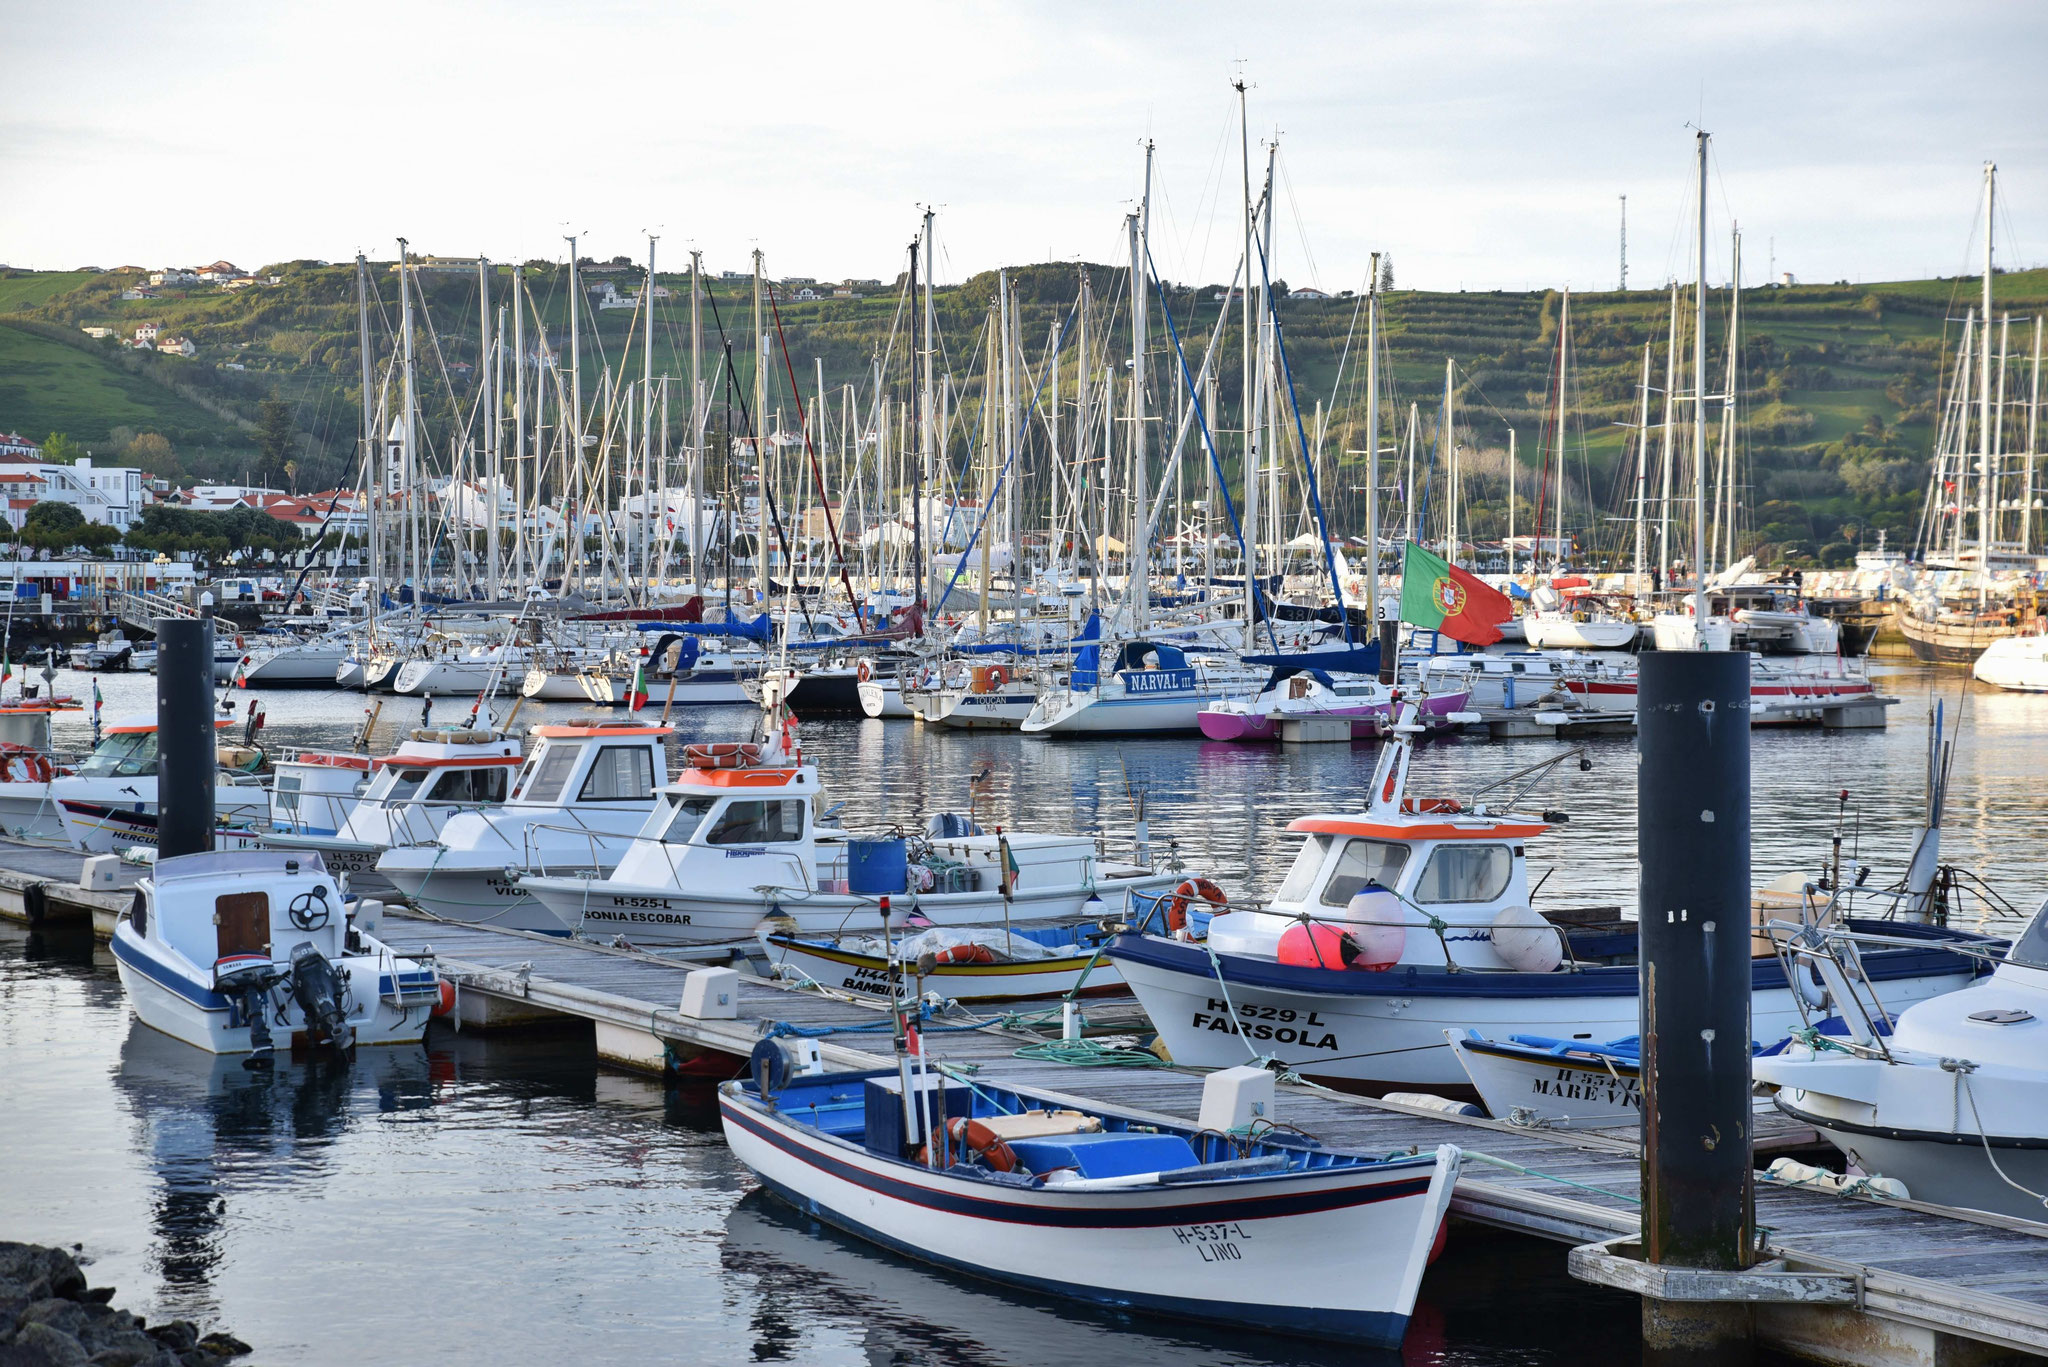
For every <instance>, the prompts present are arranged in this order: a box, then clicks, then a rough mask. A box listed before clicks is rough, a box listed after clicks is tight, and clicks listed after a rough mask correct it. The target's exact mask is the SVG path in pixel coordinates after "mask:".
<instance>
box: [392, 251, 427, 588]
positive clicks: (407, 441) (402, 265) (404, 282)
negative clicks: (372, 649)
mask: <svg viewBox="0 0 2048 1367" xmlns="http://www.w3.org/2000/svg"><path fill="white" fill-rule="evenodd" d="M398 314H399V328H400V329H401V331H403V332H404V334H405V416H404V417H403V419H402V420H401V422H402V426H401V428H400V439H401V441H402V442H403V445H402V446H401V447H400V448H399V453H400V454H399V459H400V467H399V468H400V479H401V480H402V482H403V484H404V488H405V520H406V530H407V536H406V547H407V549H408V550H409V551H410V553H411V565H410V574H411V576H412V577H413V581H414V582H413V601H414V602H415V603H417V602H420V601H421V599H420V596H419V595H420V592H421V590H422V589H424V587H425V581H426V576H425V575H423V574H421V573H420V519H419V494H420V488H419V482H420V481H419V468H418V466H417V464H416V463H415V450H416V448H415V447H414V445H413V440H414V437H415V435H416V434H415V428H414V422H413V417H414V412H415V409H416V408H417V405H416V404H415V403H414V396H413V358H412V255H411V253H410V252H409V251H408V250H407V249H406V244H405V239H404V238H402V237H401V238H399V239H398ZM399 568H400V570H401V571H402V573H401V574H400V576H399V577H400V579H401V581H403V580H404V579H405V578H406V574H405V573H403V571H406V570H407V569H408V567H407V566H400V567H399Z"/></svg>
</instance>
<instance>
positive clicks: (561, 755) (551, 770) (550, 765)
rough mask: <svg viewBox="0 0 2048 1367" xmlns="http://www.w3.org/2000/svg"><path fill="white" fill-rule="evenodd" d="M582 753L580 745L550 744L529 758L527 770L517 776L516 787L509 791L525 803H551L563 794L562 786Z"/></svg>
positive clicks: (567, 780) (566, 781)
mask: <svg viewBox="0 0 2048 1367" xmlns="http://www.w3.org/2000/svg"><path fill="white" fill-rule="evenodd" d="M582 753H583V747H582V746H580V745H550V746H549V747H548V748H547V750H546V751H545V752H544V753H542V754H541V755H539V756H537V757H536V758H534V759H531V760H528V761H527V764H526V771H525V772H524V773H523V774H521V775H520V777H519V786H518V787H517V788H515V789H513V790H512V796H514V797H516V798H519V799H521V800H523V801H526V802H553V801H555V800H557V799H558V798H560V797H561V796H562V788H563V786H564V785H565V784H567V783H568V782H569V774H570V772H571V771H572V770H574V769H575V768H576V759H577V757H578V756H579V755H581V754H582Z"/></svg>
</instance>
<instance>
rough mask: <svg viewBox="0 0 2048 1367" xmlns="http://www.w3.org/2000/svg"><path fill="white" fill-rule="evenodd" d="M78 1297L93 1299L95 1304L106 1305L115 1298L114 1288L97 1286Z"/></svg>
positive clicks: (85, 1299) (87, 1299) (83, 1299)
mask: <svg viewBox="0 0 2048 1367" xmlns="http://www.w3.org/2000/svg"><path fill="white" fill-rule="evenodd" d="M78 1299H80V1300H82V1301H91V1302H92V1303H93V1304H94V1305H105V1304H107V1302H109V1301H111V1300H113V1299H114V1288H113V1287H111V1286H95V1287H92V1288H91V1289H89V1290H87V1291H86V1292H84V1293H83V1294H82V1295H80V1296H79V1298H78Z"/></svg>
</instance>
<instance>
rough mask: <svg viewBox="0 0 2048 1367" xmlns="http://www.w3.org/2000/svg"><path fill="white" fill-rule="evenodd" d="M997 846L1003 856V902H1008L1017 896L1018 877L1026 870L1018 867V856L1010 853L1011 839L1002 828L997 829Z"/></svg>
mask: <svg viewBox="0 0 2048 1367" xmlns="http://www.w3.org/2000/svg"><path fill="white" fill-rule="evenodd" d="M996 845H997V847H998V849H999V850H1000V851H1001V854H1002V861H1003V864H1002V881H1003V900H1004V901H1005V902H1007V901H1010V900H1011V899H1012V898H1014V897H1015V896H1016V895H1017V875H1019V874H1020V873H1022V872H1023V871H1024V870H1023V869H1022V868H1020V867H1018V864H1017V856H1016V855H1014V854H1012V853H1010V837H1008V836H1007V835H1004V834H1003V832H1002V828H1001V827H997V828H996Z"/></svg>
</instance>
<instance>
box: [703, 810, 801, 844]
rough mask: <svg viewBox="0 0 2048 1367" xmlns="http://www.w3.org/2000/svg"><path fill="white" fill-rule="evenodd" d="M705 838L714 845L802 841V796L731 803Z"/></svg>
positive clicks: (720, 814)
mask: <svg viewBox="0 0 2048 1367" xmlns="http://www.w3.org/2000/svg"><path fill="white" fill-rule="evenodd" d="M704 838H705V840H707V841H709V842H710V843H711V844H713V845H783V844H788V843H789V842H790V841H792V840H801V839H803V838H804V803H803V801H802V800H801V799H798V800H795V801H790V800H783V801H777V802H733V803H729V804H727V806H726V809H725V810H724V811H723V812H721V813H719V816H718V824H716V825H715V826H713V827H712V828H711V833H710V834H709V835H707V836H705V837H704Z"/></svg>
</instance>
